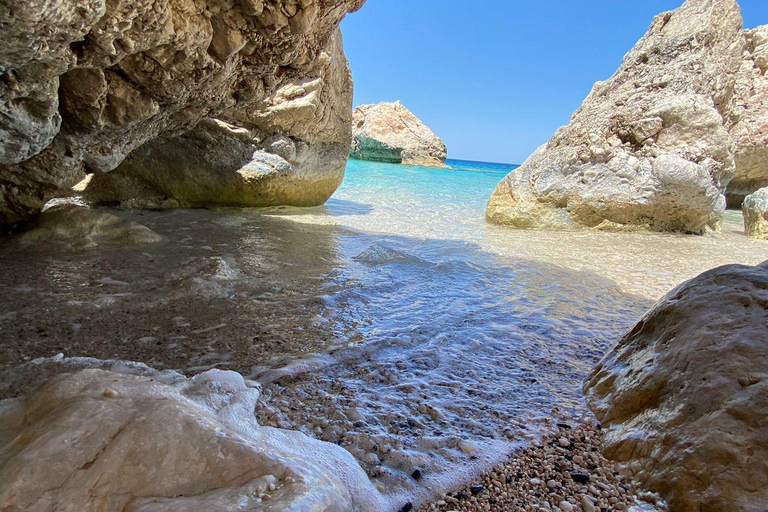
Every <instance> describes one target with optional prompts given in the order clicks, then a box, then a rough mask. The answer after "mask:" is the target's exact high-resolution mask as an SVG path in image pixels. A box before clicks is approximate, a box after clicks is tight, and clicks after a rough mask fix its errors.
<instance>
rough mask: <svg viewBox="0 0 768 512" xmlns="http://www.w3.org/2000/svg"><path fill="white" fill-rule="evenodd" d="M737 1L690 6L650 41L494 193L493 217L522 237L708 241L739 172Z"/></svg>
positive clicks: (668, 16)
mask: <svg viewBox="0 0 768 512" xmlns="http://www.w3.org/2000/svg"><path fill="white" fill-rule="evenodd" d="M741 24H742V20H741V15H740V13H739V8H738V6H737V5H736V3H735V2H734V1H733V0H688V1H687V2H686V3H685V4H684V5H683V6H682V7H680V8H679V9H677V10H676V11H673V12H667V13H664V14H661V15H659V16H657V17H656V18H655V20H654V21H653V23H652V25H651V27H650V29H649V31H648V33H647V34H646V35H645V36H644V37H643V38H642V39H641V40H640V41H639V42H638V43H637V45H636V46H635V47H634V49H632V50H631V51H630V52H629V53H628V54H627V55H626V56H625V57H624V60H623V61H622V64H621V66H620V68H619V70H618V71H617V72H616V73H615V74H614V75H613V76H612V77H611V78H610V79H608V80H607V81H605V82H598V83H597V84H595V86H594V88H593V90H592V92H591V93H590V95H589V96H588V97H587V99H586V100H585V101H584V103H583V104H582V105H581V107H580V108H579V110H577V111H576V112H575V113H574V114H573V116H572V117H571V120H570V123H569V124H568V126H565V127H563V128H560V129H559V130H558V131H557V132H556V133H555V135H554V136H553V137H552V138H551V139H550V141H549V142H548V143H547V144H546V145H544V146H542V147H541V148H539V149H538V150H537V151H536V152H535V153H534V154H533V155H532V156H531V157H530V158H529V159H528V160H527V161H526V162H525V163H524V164H523V165H522V166H521V167H519V168H517V169H515V170H514V171H513V172H512V173H510V174H509V175H508V176H507V177H506V178H505V179H504V180H502V182H501V183H500V184H499V185H498V187H497V188H496V190H495V191H494V193H493V195H492V196H491V198H490V200H489V203H488V209H487V217H488V219H489V220H491V221H492V222H496V223H499V224H507V225H511V226H514V227H518V228H555V229H582V228H584V227H590V228H599V229H624V228H636V227H642V228H646V229H650V230H655V231H683V232H696V233H700V232H702V231H705V230H706V229H707V228H708V227H711V226H715V225H716V224H717V219H718V218H719V217H720V215H721V213H722V211H723V210H724V208H725V198H724V196H723V191H724V190H725V187H726V185H727V184H728V182H729V181H730V179H731V177H732V176H733V172H734V154H733V150H732V146H731V139H730V136H729V133H728V131H727V129H726V127H725V126H724V121H723V113H724V112H726V111H727V109H728V105H729V101H730V99H731V93H732V90H733V87H734V83H735V77H736V73H737V71H738V70H739V67H740V65H741V63H742V51H743V48H744V38H743V37H742V35H741V33H740V29H741Z"/></svg>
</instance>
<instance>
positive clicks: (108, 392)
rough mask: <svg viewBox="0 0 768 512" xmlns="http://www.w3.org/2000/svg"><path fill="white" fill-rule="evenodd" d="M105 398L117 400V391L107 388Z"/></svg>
mask: <svg viewBox="0 0 768 512" xmlns="http://www.w3.org/2000/svg"><path fill="white" fill-rule="evenodd" d="M104 396H105V397H107V398H115V397H116V396H117V391H115V390H114V389H112V388H107V389H105V390H104Z"/></svg>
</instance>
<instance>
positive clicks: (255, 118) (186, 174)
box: [84, 29, 352, 208]
mask: <svg viewBox="0 0 768 512" xmlns="http://www.w3.org/2000/svg"><path fill="white" fill-rule="evenodd" d="M233 117H236V118H237V119H236V121H237V122H238V125H234V124H230V123H226V122H224V121H221V120H217V119H206V120H203V121H202V122H200V124H198V125H197V126H196V127H195V128H193V129H192V130H190V131H188V132H186V133H184V134H182V135H177V136H172V137H159V138H157V139H155V140H152V141H150V142H148V143H146V144H144V145H143V146H142V147H140V148H138V149H136V150H134V151H133V152H132V153H131V154H130V155H128V157H127V158H126V159H125V160H124V161H123V162H122V163H121V164H120V165H119V166H118V167H117V169H115V170H114V171H112V172H108V173H99V174H96V175H94V176H93V178H92V179H91V180H90V182H88V185H87V187H86V188H85V191H84V196H85V198H86V199H87V200H89V201H92V202H96V203H108V204H114V203H119V204H120V205H122V206H130V207H142V208H157V207H200V206H274V205H292V206H317V205H320V204H323V203H324V202H325V201H326V200H327V199H328V198H329V197H330V196H331V194H333V193H334V191H335V190H336V189H337V188H338V186H339V185H340V184H341V181H342V179H343V178H344V168H345V167H346V163H347V155H348V152H349V138H350V137H351V122H352V77H351V74H350V71H349V66H348V64H347V59H346V57H345V56H344V50H343V48H342V42H341V31H339V30H338V29H337V30H336V33H335V35H334V36H333V37H332V38H330V39H329V40H328V46H327V48H326V49H324V50H323V51H322V52H321V53H320V54H319V55H318V57H317V60H316V62H315V65H314V67H313V68H312V69H311V70H309V71H307V72H306V73H305V75H304V76H303V77H302V78H301V79H299V80H296V81H289V82H287V83H285V84H283V85H282V86H281V87H279V88H278V89H277V90H276V91H275V93H274V94H272V95H271V96H270V97H269V98H266V99H265V100H263V101H261V102H259V103H258V104H257V105H256V109H255V110H254V111H245V112H237V113H236V115H234V116H233ZM243 126H248V127H250V129H246V128H243Z"/></svg>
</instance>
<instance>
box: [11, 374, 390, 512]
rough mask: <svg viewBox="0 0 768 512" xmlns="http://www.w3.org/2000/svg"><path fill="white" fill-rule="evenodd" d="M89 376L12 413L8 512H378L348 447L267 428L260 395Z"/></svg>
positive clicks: (161, 378) (187, 383)
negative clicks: (258, 412) (259, 411)
mask: <svg viewBox="0 0 768 512" xmlns="http://www.w3.org/2000/svg"><path fill="white" fill-rule="evenodd" d="M141 373H143V374H144V375H133V374H131V373H130V372H129V373H125V372H123V373H119V372H114V371H105V370H100V369H86V370H81V371H78V372H76V373H74V374H64V375H60V376H58V377H54V378H53V379H51V380H50V381H48V382H47V383H45V384H44V385H43V386H41V387H40V388H38V389H36V390H35V391H33V392H32V393H30V394H29V395H27V396H25V397H22V398H13V399H7V400H3V401H1V402H0V482H2V483H1V484H0V508H2V509H3V510H9V511H11V510H105V511H111V510H122V511H126V512H160V511H177V510H186V511H206V510H217V511H232V512H234V511H239V510H252V511H256V510H288V511H298V510H318V511H329V512H330V511H342V510H359V511H373V510H382V509H384V508H386V505H385V504H384V501H383V499H382V497H381V495H380V494H379V493H378V492H377V491H376V489H375V488H374V487H373V485H372V484H371V483H370V481H369V480H368V478H367V477H366V475H365V472H364V471H363V470H362V469H361V468H360V466H359V465H358V464H357V462H356V461H355V459H354V458H353V457H352V456H351V455H350V454H349V453H348V452H347V451H346V450H344V449H343V448H340V447H338V446H336V445H333V444H329V443H325V442H322V441H318V440H315V439H312V438H309V437H307V436H305V435H304V434H302V433H300V432H294V431H287V430H280V429H275V428H269V427H261V426H259V425H258V424H257V422H256V420H255V417H254V409H255V408H256V407H257V406H258V400H259V395H260V388H259V387H258V384H255V383H252V382H249V381H245V380H244V379H243V378H242V377H241V376H240V374H237V373H235V372H229V371H221V370H211V371H208V372H205V373H202V374H200V375H197V376H195V377H193V378H191V379H187V378H185V377H183V376H181V375H179V374H174V373H173V372H163V373H159V372H155V373H154V374H152V373H149V374H147V372H146V371H143V372H141Z"/></svg>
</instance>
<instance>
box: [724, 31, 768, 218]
mask: <svg viewBox="0 0 768 512" xmlns="http://www.w3.org/2000/svg"><path fill="white" fill-rule="evenodd" d="M743 34H744V38H745V40H746V45H745V52H744V60H743V61H742V64H741V68H740V69H739V72H738V74H737V75H736V86H735V88H734V93H733V100H732V101H731V105H730V115H729V117H728V123H729V125H730V128H729V131H730V135H731V138H732V139H733V143H734V151H735V157H736V170H735V173H734V176H733V179H732V180H731V182H730V183H729V184H728V189H727V198H728V205H729V206H734V207H738V206H740V205H741V202H742V201H743V200H744V197H745V196H747V195H749V194H751V193H752V192H755V191H756V190H758V189H760V188H762V187H767V186H768V75H767V74H766V72H768V25H764V26H762V27H758V28H756V29H754V30H746V31H744V32H743Z"/></svg>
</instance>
